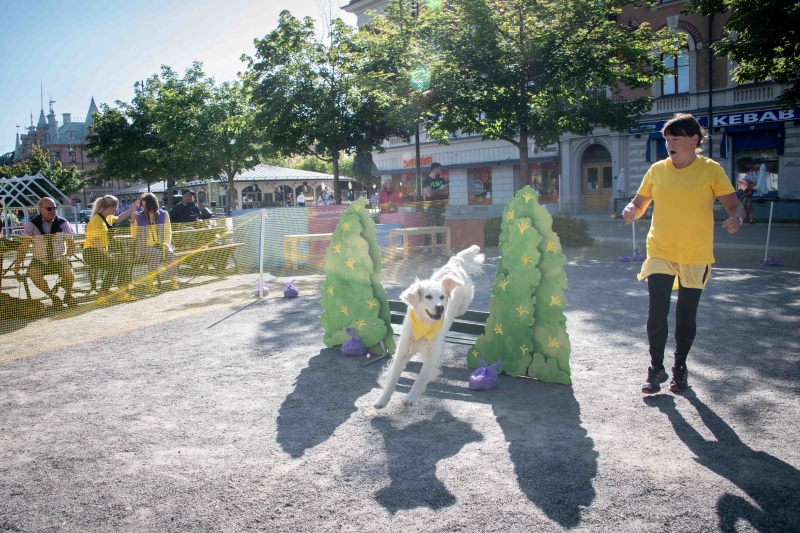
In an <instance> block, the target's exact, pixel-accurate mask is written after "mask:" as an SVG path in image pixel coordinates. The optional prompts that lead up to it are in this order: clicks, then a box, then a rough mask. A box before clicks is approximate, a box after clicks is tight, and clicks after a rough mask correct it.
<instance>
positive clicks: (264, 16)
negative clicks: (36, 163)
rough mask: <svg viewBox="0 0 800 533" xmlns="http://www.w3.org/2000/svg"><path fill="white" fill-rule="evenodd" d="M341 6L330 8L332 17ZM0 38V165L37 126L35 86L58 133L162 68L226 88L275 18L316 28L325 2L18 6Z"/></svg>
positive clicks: (40, 0)
mask: <svg viewBox="0 0 800 533" xmlns="http://www.w3.org/2000/svg"><path fill="white" fill-rule="evenodd" d="M347 1H348V0H330V2H331V5H332V9H333V11H334V14H335V15H337V12H338V16H341V17H342V18H343V19H344V20H345V21H346V22H348V23H349V24H353V25H355V16H353V15H351V14H349V13H346V12H344V11H339V10H338V6H339V5H345V4H346V3H347ZM5 4H11V5H6V6H4V7H3V30H2V31H0V61H2V75H0V155H1V154H4V153H6V152H10V151H12V150H14V140H15V135H16V132H17V129H16V125H20V126H22V127H21V128H20V129H19V131H20V133H21V134H22V133H25V129H24V127H27V126H28V125H29V124H30V113H31V111H32V112H33V115H34V116H33V120H34V123H36V121H37V120H38V118H39V109H40V107H41V106H40V98H39V83H40V82H42V84H43V86H44V108H45V115H46V114H47V112H48V100H49V99H50V96H52V98H53V100H55V101H56V103H55V104H53V110H54V111H55V113H56V117H57V118H58V121H59V124H61V118H62V117H61V114H62V113H71V114H72V115H73V116H75V117H85V116H86V111H87V110H88V109H89V101H90V99H91V97H92V96H94V99H95V102H97V105H98V106H99V105H100V104H101V103H104V102H105V103H108V104H113V102H114V101H115V100H127V101H129V100H130V99H131V97H132V96H133V84H134V83H135V82H136V80H141V79H145V78H147V77H149V76H150V75H151V74H154V73H156V72H159V70H160V67H161V65H162V64H164V65H169V66H171V67H172V68H173V69H175V70H176V71H178V72H183V71H184V70H185V69H186V67H188V66H189V65H190V64H191V63H192V61H194V60H198V61H202V62H203V66H204V69H205V71H206V73H207V74H209V75H212V76H214V77H215V78H217V79H218V80H220V81H224V80H230V79H233V78H234V77H235V76H236V73H237V72H239V71H241V70H243V68H244V65H243V64H242V63H241V62H240V61H239V57H240V56H241V55H242V54H251V53H253V51H254V48H253V39H254V38H256V37H263V36H264V35H265V34H267V33H268V32H270V31H272V30H273V29H275V26H276V25H277V22H278V14H279V13H280V12H281V11H282V10H284V9H288V10H289V11H291V12H292V13H293V14H294V15H296V16H306V15H308V16H311V17H313V18H315V19H319V18H320V17H319V14H320V12H321V11H322V10H323V9H325V7H324V6H327V5H328V0H255V1H254V0H194V1H190V0H183V1H178V0H160V1H156V0H137V1H130V0H127V1H119V0H75V1H73V2H56V1H55V0H25V1H23V2H13V3H12V2H7V3H5Z"/></svg>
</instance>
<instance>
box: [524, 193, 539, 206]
mask: <svg viewBox="0 0 800 533" xmlns="http://www.w3.org/2000/svg"><path fill="white" fill-rule="evenodd" d="M522 197H523V198H525V203H526V204H527V203H528V202H530V200H531V198H535V197H536V195H535V194H533V193H530V192H525V194H523V195H522Z"/></svg>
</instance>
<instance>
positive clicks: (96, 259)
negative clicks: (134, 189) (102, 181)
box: [83, 194, 139, 299]
mask: <svg viewBox="0 0 800 533" xmlns="http://www.w3.org/2000/svg"><path fill="white" fill-rule="evenodd" d="M138 205H139V201H138V200H137V201H136V202H134V203H133V205H132V206H131V207H130V208H129V209H128V210H127V211H125V212H123V213H122V214H120V215H119V216H118V217H117V216H114V213H116V212H117V206H119V200H117V197H116V196H112V195H110V194H108V195H106V196H103V197H102V198H98V199H97V200H95V202H94V205H93V206H92V216H91V217H90V218H89V223H88V224H87V225H86V242H85V243H84V245H83V259H84V261H85V262H86V265H87V266H88V269H89V283H90V290H89V292H92V291H95V290H97V272H98V270H103V271H105V275H104V276H103V286H102V288H101V289H100V294H101V295H104V294H107V293H108V291H109V289H110V288H111V285H112V284H113V282H114V278H115V277H116V274H117V273H118V270H119V268H118V267H119V265H117V264H115V263H119V262H120V261H123V260H124V259H123V258H119V259H120V261H115V258H114V256H113V255H112V254H111V252H109V250H108V244H109V240H110V238H109V234H108V230H109V229H111V228H112V227H113V226H114V225H115V224H117V223H119V222H122V221H123V220H125V219H126V218H127V217H128V216H129V215H130V214H131V213H132V212H133V210H134V209H136V206H138ZM131 298H132V297H131V296H130V295H127V294H125V295H123V298H122V299H131Z"/></svg>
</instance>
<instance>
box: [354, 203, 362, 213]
mask: <svg viewBox="0 0 800 533" xmlns="http://www.w3.org/2000/svg"><path fill="white" fill-rule="evenodd" d="M353 209H355V210H356V213H358V210H359V209H361V206H360V205H358V204H356V205H354V206H353Z"/></svg>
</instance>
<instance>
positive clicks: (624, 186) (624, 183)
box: [617, 167, 628, 198]
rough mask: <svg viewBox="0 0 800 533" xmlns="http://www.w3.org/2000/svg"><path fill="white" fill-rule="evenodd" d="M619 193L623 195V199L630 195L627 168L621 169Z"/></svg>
mask: <svg viewBox="0 0 800 533" xmlns="http://www.w3.org/2000/svg"><path fill="white" fill-rule="evenodd" d="M617 191H618V192H621V193H622V197H623V198H624V197H626V196H627V195H628V173H627V172H625V167H622V168H621V169H619V176H618V177H617Z"/></svg>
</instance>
